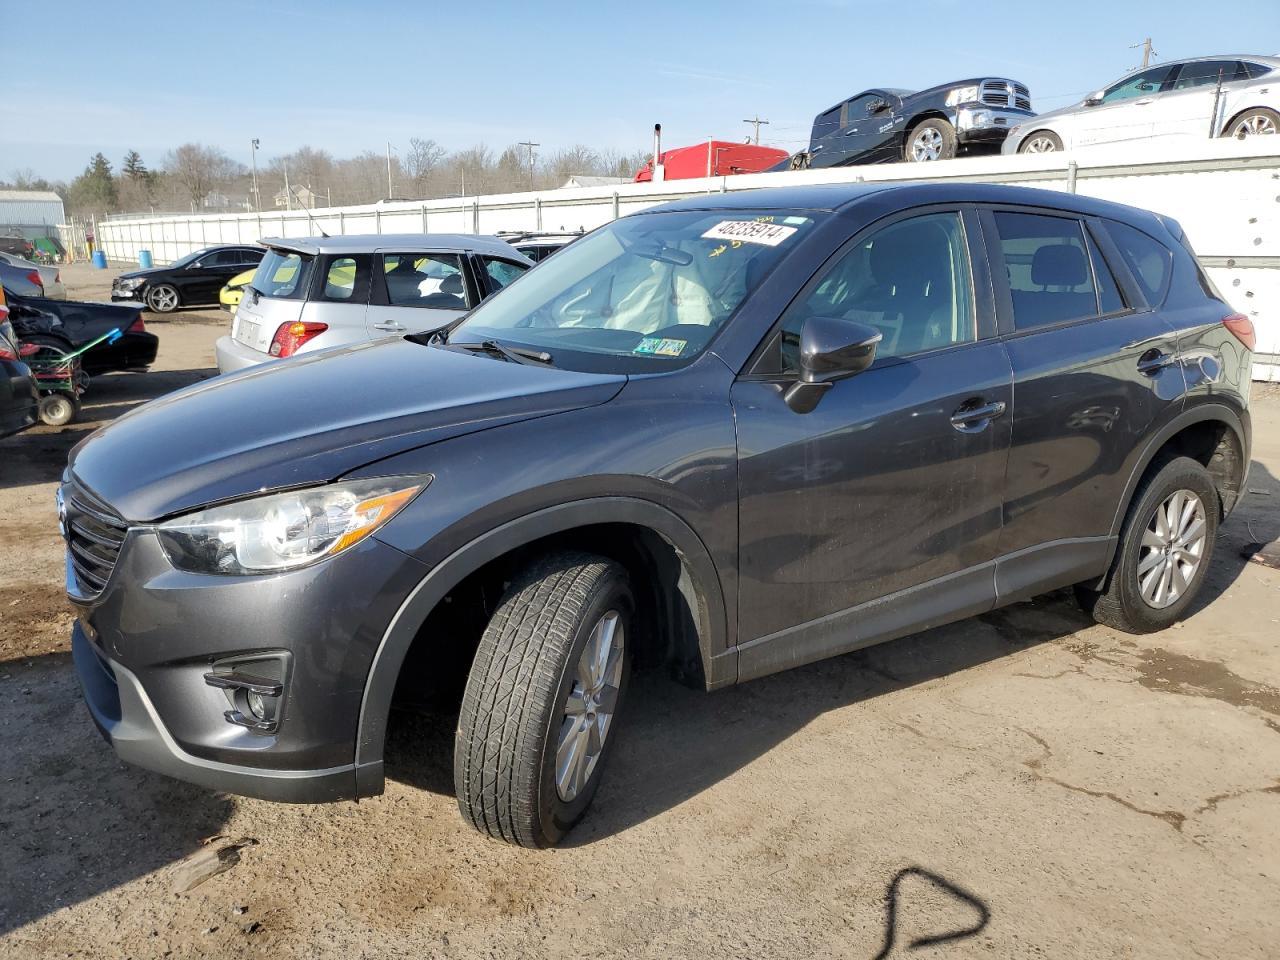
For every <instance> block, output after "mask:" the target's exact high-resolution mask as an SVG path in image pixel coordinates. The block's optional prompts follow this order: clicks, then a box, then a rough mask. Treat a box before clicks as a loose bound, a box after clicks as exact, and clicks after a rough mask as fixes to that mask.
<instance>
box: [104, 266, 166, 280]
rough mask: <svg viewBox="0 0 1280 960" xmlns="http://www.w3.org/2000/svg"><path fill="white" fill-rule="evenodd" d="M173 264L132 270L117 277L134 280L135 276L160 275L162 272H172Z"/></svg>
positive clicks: (118, 278)
mask: <svg viewBox="0 0 1280 960" xmlns="http://www.w3.org/2000/svg"><path fill="white" fill-rule="evenodd" d="M172 272H173V265H172V264H170V265H169V266H166V267H147V269H145V270H130V271H129V272H128V273H122V274H120V275H119V276H117V277H116V279H117V280H132V279H134V278H135V277H158V276H160V274H162V273H172Z"/></svg>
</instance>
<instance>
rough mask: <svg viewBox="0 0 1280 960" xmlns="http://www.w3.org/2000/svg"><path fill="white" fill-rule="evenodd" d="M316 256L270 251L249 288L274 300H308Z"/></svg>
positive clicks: (263, 259)
mask: <svg viewBox="0 0 1280 960" xmlns="http://www.w3.org/2000/svg"><path fill="white" fill-rule="evenodd" d="M314 261H315V257H313V256H311V255H310V254H302V253H295V252H294V251H292V250H276V249H271V250H268V251H267V253H266V256H264V257H263V258H262V262H260V263H259V264H258V269H257V270H256V271H254V274H253V279H252V280H250V281H249V285H250V286H251V287H253V289H255V290H257V291H258V293H259V294H260V295H261V296H264V297H270V298H272V299H274V300H304V299H306V296H307V279H308V278H309V277H310V276H311V265H312V263H314Z"/></svg>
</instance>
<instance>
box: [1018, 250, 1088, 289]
mask: <svg viewBox="0 0 1280 960" xmlns="http://www.w3.org/2000/svg"><path fill="white" fill-rule="evenodd" d="M1088 280H1089V264H1088V263H1087V262H1086V261H1085V258H1084V251H1083V250H1081V249H1080V248H1079V247H1077V246H1074V245H1072V244H1068V243H1054V244H1050V245H1048V246H1044V247H1040V248H1039V249H1038V250H1036V255H1035V256H1034V257H1032V258H1031V282H1032V283H1038V284H1040V285H1041V286H1042V287H1078V286H1079V285H1080V284H1082V283H1087V282H1088Z"/></svg>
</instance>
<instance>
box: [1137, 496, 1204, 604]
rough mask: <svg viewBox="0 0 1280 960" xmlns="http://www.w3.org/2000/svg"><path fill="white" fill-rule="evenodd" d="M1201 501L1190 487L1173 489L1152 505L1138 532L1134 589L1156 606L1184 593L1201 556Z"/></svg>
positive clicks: (1202, 517)
mask: <svg viewBox="0 0 1280 960" xmlns="http://www.w3.org/2000/svg"><path fill="white" fill-rule="evenodd" d="M1207 532H1208V524H1207V523H1206V520H1205V512H1204V502H1203V501H1202V500H1201V499H1200V497H1198V496H1197V495H1196V494H1194V493H1192V492H1191V491H1190V490H1185V489H1184V490H1175V491H1174V492H1173V493H1171V494H1170V495H1169V496H1168V497H1166V498H1165V500H1164V501H1163V502H1162V503H1161V504H1160V506H1158V507H1156V511H1155V514H1154V515H1153V516H1152V517H1151V520H1150V522H1148V524H1147V529H1146V530H1145V531H1144V532H1143V534H1142V549H1141V550H1140V551H1139V556H1138V588H1139V590H1140V592H1141V594H1142V599H1143V600H1145V601H1146V602H1147V604H1148V605H1150V606H1152V607H1155V608H1156V609H1162V608H1164V607H1168V606H1171V605H1172V604H1174V603H1176V602H1177V601H1178V598H1179V597H1181V596H1182V595H1183V594H1184V593H1186V592H1187V590H1188V588H1190V586H1191V584H1192V583H1193V582H1195V578H1196V574H1198V573H1199V572H1200V562H1201V560H1202V559H1203V557H1204V548H1205V536H1206V533H1207Z"/></svg>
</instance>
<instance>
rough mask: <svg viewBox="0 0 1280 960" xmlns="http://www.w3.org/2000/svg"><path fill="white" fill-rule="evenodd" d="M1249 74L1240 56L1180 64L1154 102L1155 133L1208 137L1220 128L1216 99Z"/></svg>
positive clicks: (1152, 120) (1153, 132) (1169, 135)
mask: <svg viewBox="0 0 1280 960" xmlns="http://www.w3.org/2000/svg"><path fill="white" fill-rule="evenodd" d="M1247 79H1248V74H1247V73H1246V72H1245V70H1244V66H1243V65H1242V64H1241V63H1240V61H1238V60H1197V61H1194V62H1192V63H1184V64H1182V65H1181V66H1179V67H1178V70H1177V73H1176V74H1175V75H1174V76H1173V77H1172V79H1171V82H1170V84H1169V90H1168V91H1167V92H1164V93H1159V94H1157V95H1156V97H1155V102H1154V103H1152V104H1151V122H1152V136H1153V137H1191V138H1195V139H1200V140H1207V139H1208V138H1209V137H1211V136H1213V135H1214V134H1215V133H1216V132H1217V126H1218V124H1217V123H1215V122H1214V119H1213V112H1214V105H1215V101H1217V100H1218V99H1219V94H1218V85H1219V83H1221V85H1222V95H1223V96H1227V95H1228V94H1230V93H1231V92H1232V91H1234V90H1235V89H1237V88H1238V87H1239V86H1240V84H1241V82H1243V81H1247Z"/></svg>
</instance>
